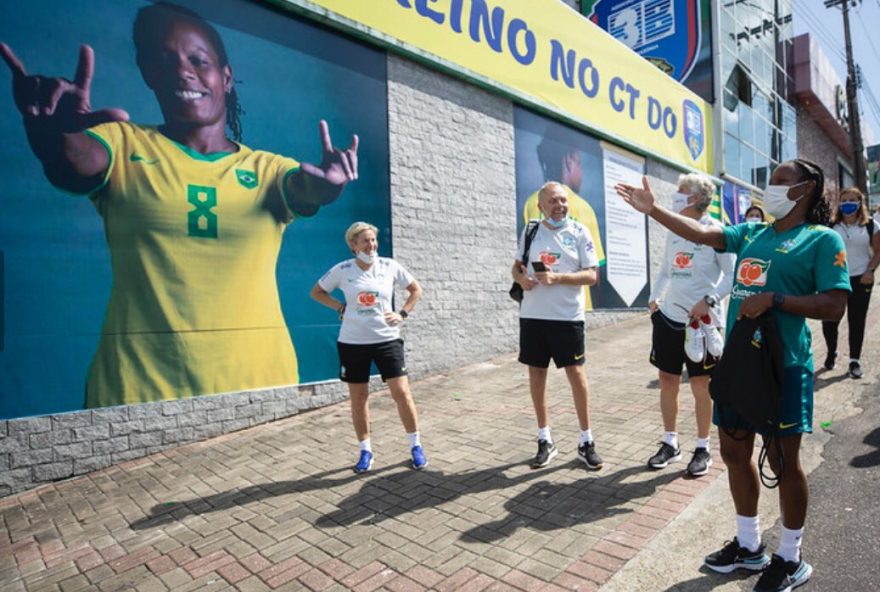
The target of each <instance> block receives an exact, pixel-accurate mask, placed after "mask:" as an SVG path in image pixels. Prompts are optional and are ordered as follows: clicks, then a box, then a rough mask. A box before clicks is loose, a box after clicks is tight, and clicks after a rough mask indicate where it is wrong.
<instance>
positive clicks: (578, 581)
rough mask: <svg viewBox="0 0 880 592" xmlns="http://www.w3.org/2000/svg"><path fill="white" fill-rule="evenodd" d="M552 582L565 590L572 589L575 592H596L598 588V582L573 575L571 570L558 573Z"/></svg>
mask: <svg viewBox="0 0 880 592" xmlns="http://www.w3.org/2000/svg"><path fill="white" fill-rule="evenodd" d="M553 582H554V583H555V584H558V585H559V586H560V587H562V588H563V589H565V590H573V591H576V592H596V591H598V590H599V584H598V583H596V582H594V581H591V580H587V579H584V578H583V577H580V576H577V575H574V574H573V573H571V572H565V573H561V574H559V575H558V576H556V577H555V578H554V579H553Z"/></svg>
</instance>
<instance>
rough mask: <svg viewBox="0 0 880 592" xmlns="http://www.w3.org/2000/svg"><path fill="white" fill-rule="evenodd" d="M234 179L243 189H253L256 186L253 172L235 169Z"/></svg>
mask: <svg viewBox="0 0 880 592" xmlns="http://www.w3.org/2000/svg"><path fill="white" fill-rule="evenodd" d="M235 177H236V178H237V179H238V183H239V185H241V186H242V187H244V188H245V189H253V188H254V187H256V186H257V185H258V181H257V173H256V172H254V171H245V170H242V169H235Z"/></svg>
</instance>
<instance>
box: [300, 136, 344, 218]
mask: <svg viewBox="0 0 880 592" xmlns="http://www.w3.org/2000/svg"><path fill="white" fill-rule="evenodd" d="M318 132H319V133H320V135H321V163H320V164H319V165H314V164H310V163H307V162H304V163H302V164H301V165H300V169H299V170H298V171H297V172H296V173H294V174H292V175H290V177H288V179H287V194H288V195H289V196H291V197H290V202H291V203H290V207H291V209H292V210H293V211H294V213H296V214H299V215H301V216H311V215H312V214H314V213H315V212H317V211H318V208H320V207H321V206H324V205H327V204H329V203H332V202H333V201H335V200H336V198H337V197H339V195H340V194H341V193H342V190H343V189H344V188H345V185H346V184H347V183H348V182H349V181H354V180H356V179H357V178H358V155H357V150H358V137H357V134H355V135H353V136H352V137H351V144H350V145H349V147H348V148H346V149H345V150H341V149H339V148H336V147H334V146H333V141H332V140H331V139H330V128H329V126H328V125H327V122H326V121H324V120H323V119H322V120H321V121H320V123H319V124H318Z"/></svg>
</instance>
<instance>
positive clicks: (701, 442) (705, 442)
mask: <svg viewBox="0 0 880 592" xmlns="http://www.w3.org/2000/svg"><path fill="white" fill-rule="evenodd" d="M697 448H705V449H706V450H709V438H697Z"/></svg>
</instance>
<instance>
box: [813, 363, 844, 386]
mask: <svg viewBox="0 0 880 592" xmlns="http://www.w3.org/2000/svg"><path fill="white" fill-rule="evenodd" d="M829 372H830V370H826V369H825V368H821V369H820V370H817V371H816V373H815V374H814V375H813V390H814V391H820V390H822V389H823V388H825V387H826V386H831V385H832V384H836V383H838V382H843V381H844V380H852V379H851V378H850V377H849V375H847V374H846V372H844V373H843V374H838V375H836V376H828V377H827V378H826V376H827V374H828V373H829Z"/></svg>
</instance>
